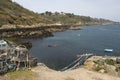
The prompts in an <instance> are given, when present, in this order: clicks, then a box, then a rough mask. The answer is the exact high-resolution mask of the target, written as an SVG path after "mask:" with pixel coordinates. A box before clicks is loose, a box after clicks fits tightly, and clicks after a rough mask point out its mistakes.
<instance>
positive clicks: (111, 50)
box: [104, 49, 113, 52]
mask: <svg viewBox="0 0 120 80" xmlns="http://www.w3.org/2000/svg"><path fill="white" fill-rule="evenodd" d="M104 51H105V52H113V49H104Z"/></svg>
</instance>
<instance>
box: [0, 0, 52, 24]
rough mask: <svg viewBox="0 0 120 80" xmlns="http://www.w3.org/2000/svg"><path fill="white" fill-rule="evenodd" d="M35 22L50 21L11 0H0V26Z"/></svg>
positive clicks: (45, 22)
mask: <svg viewBox="0 0 120 80" xmlns="http://www.w3.org/2000/svg"><path fill="white" fill-rule="evenodd" d="M36 23H44V24H47V23H51V21H50V20H48V19H46V18H43V17H40V16H39V15H38V14H36V13H34V12H32V11H29V10H27V9H25V8H23V7H21V6H20V5H19V4H17V3H15V2H12V1H11V0H0V26H2V25H4V24H17V25H32V24H36Z"/></svg>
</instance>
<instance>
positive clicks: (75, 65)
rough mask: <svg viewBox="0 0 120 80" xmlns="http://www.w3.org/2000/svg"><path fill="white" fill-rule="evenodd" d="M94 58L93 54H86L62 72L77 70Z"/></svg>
mask: <svg viewBox="0 0 120 80" xmlns="http://www.w3.org/2000/svg"><path fill="white" fill-rule="evenodd" d="M92 56H93V54H92V53H89V54H87V53H86V54H82V55H78V59H76V60H75V61H73V62H72V63H71V64H69V65H68V66H66V67H65V68H63V69H62V71H66V70H72V69H76V68H77V67H79V66H81V65H83V64H84V62H85V61H86V60H87V59H88V58H90V57H92Z"/></svg>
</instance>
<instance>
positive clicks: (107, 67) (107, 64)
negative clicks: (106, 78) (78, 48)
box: [85, 56, 120, 77]
mask: <svg viewBox="0 0 120 80" xmlns="http://www.w3.org/2000/svg"><path fill="white" fill-rule="evenodd" d="M118 59H119V57H110V56H109V57H108V56H106V57H105V56H104V57H103V56H94V57H92V58H90V59H88V60H87V61H86V62H85V67H86V68H87V69H89V70H94V71H97V72H100V73H107V74H110V75H114V76H119V77H120V63H118Z"/></svg>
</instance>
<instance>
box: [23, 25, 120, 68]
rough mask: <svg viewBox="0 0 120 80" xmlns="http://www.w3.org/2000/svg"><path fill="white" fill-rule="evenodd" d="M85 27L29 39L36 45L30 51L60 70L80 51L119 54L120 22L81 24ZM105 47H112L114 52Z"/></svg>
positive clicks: (41, 60)
mask: <svg viewBox="0 0 120 80" xmlns="http://www.w3.org/2000/svg"><path fill="white" fill-rule="evenodd" d="M81 28H82V30H67V31H64V32H55V33H53V34H54V37H48V38H44V39H40V38H38V39H26V40H25V41H30V42H32V44H33V47H32V48H31V49H30V55H32V56H35V57H37V58H38V60H39V61H40V62H43V63H45V64H46V65H47V66H48V67H50V68H53V69H56V70H59V69H61V68H63V67H65V66H67V65H68V64H70V63H71V62H72V61H74V60H75V59H76V56H77V55H79V54H85V53H93V54H94V55H102V56H103V55H109V56H120V25H119V24H116V25H115V24H112V25H98V26H82V27H81ZM104 49H113V52H112V53H106V52H104Z"/></svg>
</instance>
